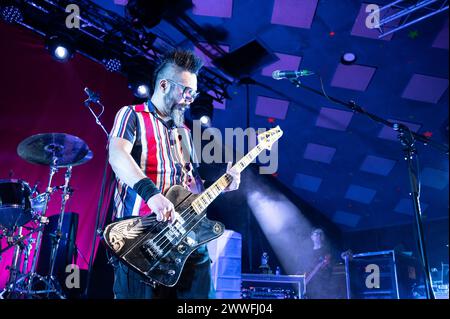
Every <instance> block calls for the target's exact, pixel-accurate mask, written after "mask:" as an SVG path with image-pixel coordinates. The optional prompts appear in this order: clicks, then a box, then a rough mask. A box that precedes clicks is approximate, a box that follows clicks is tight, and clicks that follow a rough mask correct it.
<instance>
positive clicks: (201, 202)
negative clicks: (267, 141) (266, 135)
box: [192, 144, 264, 214]
mask: <svg viewBox="0 0 450 319" xmlns="http://www.w3.org/2000/svg"><path fill="white" fill-rule="evenodd" d="M263 150H264V147H262V146H261V145H260V144H258V145H256V146H255V147H254V148H253V149H252V150H251V151H250V152H248V153H247V155H245V156H244V157H242V158H241V159H240V160H239V161H238V162H237V163H236V164H235V165H234V166H233V169H235V170H236V171H237V172H239V173H240V172H242V171H243V170H244V169H245V168H246V167H247V166H248V165H250V163H251V162H253V160H254V159H255V158H256V157H257V156H258V155H259V153H261V152H262V151H263ZM231 182H232V177H231V175H230V174H228V173H225V174H223V175H222V176H221V177H220V178H219V179H218V180H217V181H215V182H214V184H212V185H211V186H210V187H208V188H207V189H206V190H205V191H204V192H203V193H202V194H201V195H200V196H199V197H197V198H196V199H195V200H194V201H193V202H192V207H193V208H194V210H195V212H196V213H197V214H201V213H202V212H203V211H204V210H205V209H206V208H207V207H208V206H209V204H211V203H212V202H213V201H214V200H215V199H216V198H217V196H219V195H220V194H221V193H222V192H223V190H224V189H225V188H227V187H228V185H230V184H231Z"/></svg>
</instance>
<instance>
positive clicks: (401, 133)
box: [289, 78, 449, 299]
mask: <svg viewBox="0 0 450 319" xmlns="http://www.w3.org/2000/svg"><path fill="white" fill-rule="evenodd" d="M289 80H290V82H291V83H292V84H293V85H295V86H296V87H297V88H300V87H301V88H304V89H306V90H308V91H311V92H313V93H316V94H318V95H320V96H323V97H325V98H327V99H329V100H331V101H333V102H335V103H337V104H340V105H343V106H345V107H346V108H348V109H350V110H351V111H352V112H357V113H361V114H363V115H366V116H368V117H369V118H370V119H372V120H373V121H375V122H378V123H381V124H384V125H386V126H389V127H391V128H392V129H394V130H395V131H397V132H398V138H399V140H400V142H401V144H402V146H403V152H404V154H405V160H406V161H407V165H408V174H409V180H410V184H411V185H410V186H411V196H412V200H413V205H414V216H415V226H416V231H417V237H418V246H419V257H420V261H421V265H422V267H423V270H424V274H425V291H426V296H427V299H435V296H434V292H433V289H432V285H431V275H430V269H429V266H428V258H427V254H426V249H425V237H424V234H423V226H422V212H421V209H420V200H419V198H420V181H419V172H418V170H415V169H414V162H415V164H416V168H418V161H419V159H418V157H417V150H416V148H415V146H414V143H415V142H416V141H420V142H422V143H423V144H424V145H431V146H433V147H435V148H436V149H438V150H440V151H442V152H444V153H445V154H447V155H448V151H449V150H448V145H444V144H441V143H437V142H434V141H432V140H430V139H429V138H428V137H426V136H424V135H420V134H417V133H415V132H412V131H411V130H410V129H409V128H408V127H407V126H406V125H403V124H401V123H392V122H389V121H387V120H385V119H383V118H381V117H379V116H376V115H374V114H372V113H369V112H367V111H366V110H364V109H363V108H362V107H361V106H359V105H357V104H356V103H355V102H354V101H349V102H344V101H342V100H339V99H337V98H334V97H331V96H328V95H327V94H325V92H321V91H319V90H316V89H314V88H311V87H308V86H306V85H303V84H302V83H301V82H300V81H299V80H298V79H297V78H292V79H289Z"/></svg>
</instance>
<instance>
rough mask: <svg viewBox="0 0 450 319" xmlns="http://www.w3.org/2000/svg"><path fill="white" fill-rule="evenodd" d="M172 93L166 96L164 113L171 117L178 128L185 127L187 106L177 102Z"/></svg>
mask: <svg viewBox="0 0 450 319" xmlns="http://www.w3.org/2000/svg"><path fill="white" fill-rule="evenodd" d="M175 101H176V100H175V98H174V97H173V95H172V92H170V93H169V94H167V95H165V96H164V113H166V114H167V116H169V117H170V118H171V119H172V121H173V122H174V124H175V126H176V127H183V126H184V112H185V110H186V109H187V108H188V106H187V105H185V104H178V103H176V102H175Z"/></svg>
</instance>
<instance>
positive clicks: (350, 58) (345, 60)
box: [341, 52, 356, 65]
mask: <svg viewBox="0 0 450 319" xmlns="http://www.w3.org/2000/svg"><path fill="white" fill-rule="evenodd" d="M355 61H356V54H354V53H353V52H346V53H344V54H343V55H342V57H341V62H342V64H347V65H350V64H353V63H355Z"/></svg>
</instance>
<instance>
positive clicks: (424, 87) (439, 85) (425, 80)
mask: <svg viewBox="0 0 450 319" xmlns="http://www.w3.org/2000/svg"><path fill="white" fill-rule="evenodd" d="M447 88H448V79H443V78H437V77H434V76H428V75H423V74H414V75H413V76H412V77H411V79H410V80H409V82H408V85H407V86H406V88H405V90H404V91H403V94H402V98H405V99H410V100H415V101H420V102H428V103H435V104H436V103H438V102H439V100H440V99H441V96H442V95H443V94H444V93H445V91H446V90H447Z"/></svg>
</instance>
